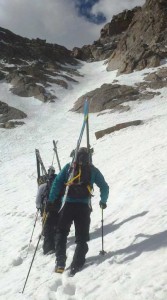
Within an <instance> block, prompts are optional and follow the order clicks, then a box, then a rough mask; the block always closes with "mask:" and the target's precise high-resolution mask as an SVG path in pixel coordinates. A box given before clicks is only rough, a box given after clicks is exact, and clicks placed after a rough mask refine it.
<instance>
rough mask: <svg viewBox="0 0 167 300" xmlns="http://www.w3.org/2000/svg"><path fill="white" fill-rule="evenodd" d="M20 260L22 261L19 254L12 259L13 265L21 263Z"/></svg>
mask: <svg viewBox="0 0 167 300" xmlns="http://www.w3.org/2000/svg"><path fill="white" fill-rule="evenodd" d="M22 262H23V259H22V258H21V257H20V256H19V257H17V258H15V259H14V260H13V261H12V265H13V266H14V267H17V266H19V265H21V264H22Z"/></svg>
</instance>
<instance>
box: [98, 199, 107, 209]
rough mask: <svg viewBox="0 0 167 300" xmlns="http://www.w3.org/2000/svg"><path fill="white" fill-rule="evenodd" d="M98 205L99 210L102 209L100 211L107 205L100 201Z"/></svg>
mask: <svg viewBox="0 0 167 300" xmlns="http://www.w3.org/2000/svg"><path fill="white" fill-rule="evenodd" d="M99 205H100V208H102V209H105V208H106V207H107V204H106V203H104V202H102V201H100V202H99Z"/></svg>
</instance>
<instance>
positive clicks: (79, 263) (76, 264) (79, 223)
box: [71, 203, 90, 273]
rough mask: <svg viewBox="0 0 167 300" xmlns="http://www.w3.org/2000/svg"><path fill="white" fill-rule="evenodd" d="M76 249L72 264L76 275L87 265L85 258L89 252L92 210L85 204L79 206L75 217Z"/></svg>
mask: <svg viewBox="0 0 167 300" xmlns="http://www.w3.org/2000/svg"><path fill="white" fill-rule="evenodd" d="M74 224H75V236H76V241H75V242H76V248H75V253H74V256H73V260H72V263H71V270H72V272H74V273H76V272H77V271H78V270H79V269H81V268H82V267H83V265H84V263H85V256H86V253H87V252H88V244H87V241H89V227H90V208H89V207H88V206H87V205H85V204H79V203H78V208H77V210H76V214H75V217H74Z"/></svg>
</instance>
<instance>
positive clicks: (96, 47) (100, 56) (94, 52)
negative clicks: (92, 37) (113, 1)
mask: <svg viewBox="0 0 167 300" xmlns="http://www.w3.org/2000/svg"><path fill="white" fill-rule="evenodd" d="M138 10H140V8H139V7H135V8H134V9H133V10H124V11H123V12H122V13H120V14H118V15H115V16H113V18H112V20H111V22H110V23H107V24H106V25H105V26H104V27H103V28H102V29H101V32H100V38H99V39H98V40H97V41H94V43H93V45H85V46H83V47H82V48H78V47H75V48H74V49H73V51H72V56H73V57H75V58H78V59H81V60H85V61H98V60H104V59H107V58H109V57H110V55H111V54H112V53H113V51H114V50H115V49H116V47H117V44H118V42H119V41H120V40H121V38H122V36H123V34H124V32H125V31H126V30H127V28H128V27H129V25H130V23H131V21H132V19H133V17H134V14H135V13H136V12H137V11H138Z"/></svg>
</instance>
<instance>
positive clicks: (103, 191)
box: [93, 166, 109, 204]
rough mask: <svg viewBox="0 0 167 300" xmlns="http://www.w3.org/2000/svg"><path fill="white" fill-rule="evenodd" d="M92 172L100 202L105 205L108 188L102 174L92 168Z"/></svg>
mask: <svg viewBox="0 0 167 300" xmlns="http://www.w3.org/2000/svg"><path fill="white" fill-rule="evenodd" d="M93 169H94V170H93V171H94V173H95V174H94V182H95V184H96V185H97V186H98V187H99V189H100V201H101V202H102V203H104V204H106V202H107V199H108V195H109V186H108V184H107V182H106V181H105V179H104V176H103V175H102V173H101V172H100V171H99V170H98V169H97V168H96V167H94V166H93Z"/></svg>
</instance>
